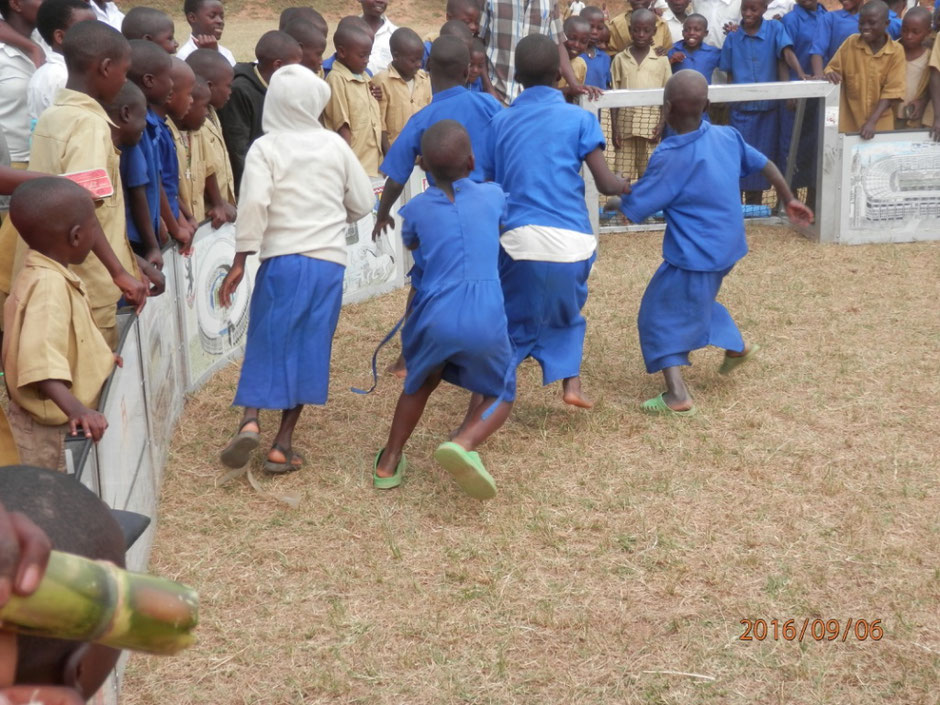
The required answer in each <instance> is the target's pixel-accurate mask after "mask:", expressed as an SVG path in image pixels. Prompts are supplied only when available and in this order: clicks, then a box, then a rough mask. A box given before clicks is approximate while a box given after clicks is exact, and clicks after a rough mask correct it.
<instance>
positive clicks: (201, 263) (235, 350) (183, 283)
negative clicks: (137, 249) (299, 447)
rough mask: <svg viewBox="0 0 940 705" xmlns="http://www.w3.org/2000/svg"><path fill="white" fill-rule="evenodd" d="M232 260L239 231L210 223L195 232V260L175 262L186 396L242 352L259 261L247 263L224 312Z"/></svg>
mask: <svg viewBox="0 0 940 705" xmlns="http://www.w3.org/2000/svg"><path fill="white" fill-rule="evenodd" d="M234 257H235V226H234V225H231V224H226V225H223V226H222V227H221V228H219V229H218V230H213V229H212V225H211V224H209V223H206V224H204V225H203V226H202V227H200V228H199V229H198V230H197V231H196V235H195V237H194V238H193V248H192V254H191V255H190V256H188V257H179V258H177V260H176V261H177V267H178V271H177V278H178V284H179V286H178V290H179V297H180V302H179V308H180V311H181V312H182V316H181V319H182V325H183V352H184V356H185V360H186V378H187V385H186V388H187V390H188V391H192V390H193V389H195V388H196V387H198V386H200V385H201V384H202V383H203V382H204V381H205V380H206V379H207V378H208V377H209V375H210V374H212V373H213V372H214V371H215V370H217V369H218V368H219V367H221V366H222V365H225V364H226V363H227V362H228V361H229V360H231V359H232V358H234V357H237V356H239V355H240V354H241V351H242V349H243V348H244V345H245V335H246V333H247V332H248V305H249V303H250V302H251V292H252V291H253V290H254V285H255V275H256V274H257V272H258V258H257V257H256V256H252V257H249V258H248V264H247V266H246V267H245V277H244V278H243V279H242V282H241V284H240V285H239V286H238V289H236V291H235V294H234V295H233V296H232V305H231V306H229V307H228V308H224V307H223V306H222V305H221V303H220V302H219V290H220V288H221V286H222V280H223V279H225V275H226V274H228V272H229V270H230V269H231V267H232V259H233V258H234Z"/></svg>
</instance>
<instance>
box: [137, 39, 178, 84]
mask: <svg viewBox="0 0 940 705" xmlns="http://www.w3.org/2000/svg"><path fill="white" fill-rule="evenodd" d="M130 45H131V67H130V68H129V69H128V70H127V77H128V78H129V79H130V80H132V81H133V82H134V83H136V84H138V85H140V81H141V79H142V78H143V77H144V76H145V75H147V74H148V73H149V74H151V75H156V74H158V73H160V72H161V71H169V70H170V67H171V66H172V65H173V62H172V61H171V60H170V55H169V54H167V53H166V52H165V51H164V50H163V49H162V48H161V47H160V46H159V45H157V44H154V43H153V42H148V41H147V40H146V39H131V41H130Z"/></svg>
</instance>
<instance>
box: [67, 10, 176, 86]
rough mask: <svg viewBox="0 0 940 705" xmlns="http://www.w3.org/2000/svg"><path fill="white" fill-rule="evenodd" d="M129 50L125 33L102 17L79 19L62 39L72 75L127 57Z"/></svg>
mask: <svg viewBox="0 0 940 705" xmlns="http://www.w3.org/2000/svg"><path fill="white" fill-rule="evenodd" d="M147 43H148V44H149V43H150V42H147ZM129 51H130V47H129V45H128V42H127V40H126V39H125V38H124V35H123V34H121V33H120V32H118V31H117V30H116V29H114V28H113V27H111V26H110V25H107V24H105V23H104V22H99V21H98V20H83V21H82V22H76V23H75V24H73V25H72V26H71V27H69V28H68V31H67V32H66V33H65V37H64V38H63V40H62V54H63V55H64V56H65V65H66V67H67V68H68V71H69V73H70V74H76V73H77V74H83V73H85V72H86V71H88V70H89V69H90V68H91V67H92V66H93V65H94V64H96V63H97V62H99V61H102V60H104V59H112V60H117V59H120V58H123V57H125V56H127V54H128V52H129ZM161 51H162V49H161ZM164 53H166V52H164Z"/></svg>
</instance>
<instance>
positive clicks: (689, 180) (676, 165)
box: [621, 122, 767, 374]
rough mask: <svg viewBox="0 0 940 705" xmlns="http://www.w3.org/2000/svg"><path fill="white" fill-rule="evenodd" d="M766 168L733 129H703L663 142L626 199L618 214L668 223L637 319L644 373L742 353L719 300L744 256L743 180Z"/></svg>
mask: <svg viewBox="0 0 940 705" xmlns="http://www.w3.org/2000/svg"><path fill="white" fill-rule="evenodd" d="M766 164H767V157H765V156H764V155H763V154H761V153H760V152H759V151H757V150H756V149H754V148H753V147H751V146H750V145H748V144H747V143H746V142H745V141H744V139H743V137H742V136H741V134H740V133H739V132H738V131H737V130H736V129H734V128H733V127H723V126H719V125H712V124H710V123H707V122H702V124H701V125H700V126H699V128H698V129H697V130H695V131H693V132H687V133H685V134H682V135H675V136H673V137H668V138H666V139H665V140H663V142H662V143H661V144H660V145H659V147H658V148H657V149H656V151H655V152H653V156H652V157H651V158H650V163H649V166H648V167H647V168H646V173H644V174H643V176H642V178H640V180H639V181H637V182H636V183H635V184H634V185H633V190H632V192H631V193H630V194H629V195H627V196H625V197H624V198H623V201H622V203H621V211H623V214H624V215H625V216H626V217H627V218H628V219H630V220H631V221H632V222H634V223H640V222H643V221H644V220H645V219H646V218H647V217H649V216H650V215H652V214H653V213H655V212H656V211H659V210H662V211H664V213H665V215H666V233H665V235H664V237H663V260H664V262H663V263H662V264H661V265H660V266H659V269H657V270H656V273H655V274H654V275H653V278H652V279H651V280H650V283H649V285H648V286H647V288H646V292H645V293H644V294H643V300H642V302H641V303H640V313H639V316H638V318H637V328H638V329H639V333H640V349H641V350H642V352H643V360H644V362H645V363H646V371H647V372H649V373H651V374H652V373H653V372H658V371H660V370H663V369H665V368H667V367H675V366H678V365H688V364H689V353H690V352H691V351H692V350H697V349H698V348H703V347H705V346H706V345H715V346H717V347H719V348H723V349H725V350H733V351H735V352H741V351H743V350H744V340H743V338H742V337H741V333H740V332H739V331H738V327H737V326H736V325H735V323H734V321H733V320H732V318H731V314H729V313H728V310H727V309H726V308H725V307H724V306H722V305H721V304H720V303H718V302H717V301H716V300H715V299H716V297H717V295H718V290H719V289H720V288H721V282H722V279H724V277H725V276H726V275H727V274H728V273H729V272H730V271H731V269H732V267H734V264H735V262H737V261H738V260H739V259H741V258H742V257H744V255H745V254H747V240H746V238H745V235H744V220H743V218H742V217H741V197H740V194H739V193H738V179H740V178H743V177H745V176H747V175H748V174H752V173H753V172H755V171H760V170H761V169H763V168H764V165H766Z"/></svg>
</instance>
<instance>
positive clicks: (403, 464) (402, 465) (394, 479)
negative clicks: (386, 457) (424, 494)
mask: <svg viewBox="0 0 940 705" xmlns="http://www.w3.org/2000/svg"><path fill="white" fill-rule="evenodd" d="M384 452H385V449H384V448H383V449H382V450H380V451H379V452H378V453H376V454H375V460H374V461H373V462H372V486H373V487H374V488H375V489H377V490H392V489H395V488H396V487H398V486H399V485H400V484H401V478H402V477H403V476H404V474H405V470H406V469H407V468H408V459H407V458H405V454H404V453H402V454H401V458H400V459H399V460H398V465H396V466H395V474H394V475H392V476H390V477H380V476H379V475H378V473H377V472H376V470H377V469H378V467H379V460H381V458H382V453H384Z"/></svg>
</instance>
